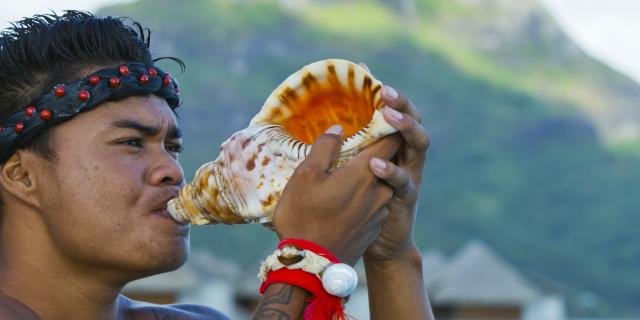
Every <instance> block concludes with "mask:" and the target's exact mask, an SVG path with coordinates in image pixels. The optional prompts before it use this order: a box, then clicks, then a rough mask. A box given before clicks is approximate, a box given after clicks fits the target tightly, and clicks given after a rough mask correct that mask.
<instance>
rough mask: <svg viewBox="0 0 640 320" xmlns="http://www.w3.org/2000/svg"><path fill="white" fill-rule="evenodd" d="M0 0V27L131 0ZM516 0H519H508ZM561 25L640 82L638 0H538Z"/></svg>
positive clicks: (590, 50)
mask: <svg viewBox="0 0 640 320" xmlns="http://www.w3.org/2000/svg"><path fill="white" fill-rule="evenodd" d="M9 1H10V0H2V2H4V4H3V5H2V10H0V29H5V28H6V27H8V26H9V23H8V21H13V20H17V19H20V18H22V17H25V16H31V15H33V14H35V13H46V12H48V9H53V10H56V11H60V10H62V9H66V8H74V9H79V10H94V9H96V8H98V7H100V6H103V5H106V4H112V3H122V2H131V1H132V0H92V1H86V0H56V1H50V0H46V1H45V0H18V1H11V4H10V5H8V2H9ZM512 1H519V0H512ZM538 1H540V2H541V3H542V4H543V5H544V6H545V7H546V8H547V10H548V11H549V12H550V13H551V15H552V16H553V17H554V18H556V20H557V21H558V23H559V24H560V25H561V26H562V27H563V29H564V30H565V31H566V32H567V33H568V34H569V36H570V37H571V38H573V39H574V40H575V41H576V42H577V43H578V44H579V45H580V46H581V47H582V48H583V49H585V50H586V51H587V52H588V53H589V54H590V55H592V56H593V57H595V58H597V59H599V60H601V61H603V62H605V63H607V64H608V65H610V66H611V67H613V68H614V69H616V70H618V71H621V72H623V73H626V74H627V75H629V76H631V77H632V78H634V79H635V80H636V81H637V82H639V83H640V61H639V59H638V58H637V57H640V39H639V38H640V37H639V36H638V31H637V30H640V18H639V17H640V0H538Z"/></svg>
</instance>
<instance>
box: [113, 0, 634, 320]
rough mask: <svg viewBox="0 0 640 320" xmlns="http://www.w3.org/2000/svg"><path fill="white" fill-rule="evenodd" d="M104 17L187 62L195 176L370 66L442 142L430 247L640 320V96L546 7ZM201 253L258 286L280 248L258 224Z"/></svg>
mask: <svg viewBox="0 0 640 320" xmlns="http://www.w3.org/2000/svg"><path fill="white" fill-rule="evenodd" d="M102 13H104V14H116V15H127V16H131V17H133V18H134V19H136V20H138V21H140V22H142V23H143V24H144V25H146V26H149V27H150V28H151V29H152V30H153V37H152V51H153V53H154V54H156V55H158V56H167V55H171V56H177V57H180V58H181V59H183V60H184V61H185V63H186V64H187V70H186V72H185V73H183V74H180V75H179V76H178V79H179V80H180V82H181V89H182V93H183V95H182V96H183V99H184V107H183V108H182V110H180V111H179V114H180V117H181V120H180V121H181V125H182V127H183V128H184V131H185V136H186V139H185V143H186V151H185V153H184V156H183V157H182V158H181V159H182V163H183V165H184V168H185V172H186V175H187V177H191V176H193V173H194V172H195V170H196V169H197V167H198V166H199V165H201V164H202V163H204V162H207V161H210V160H212V159H214V158H215V157H216V156H217V152H218V146H219V145H220V143H221V142H222V141H224V140H225V139H226V138H228V137H229V136H230V135H231V134H232V133H233V132H235V131H237V130H240V129H242V128H244V127H246V125H247V124H248V122H249V120H250V119H251V117H252V116H253V115H254V114H255V113H256V112H257V110H258V109H259V108H260V106H261V105H262V102H263V101H264V99H265V98H266V97H267V96H268V95H269V94H270V92H271V90H273V89H274V88H275V87H276V86H277V84H279V83H280V82H281V81H282V80H284V79H285V78H286V77H287V76H288V75H289V74H291V73H293V72H295V71H296V70H298V69H299V68H300V67H301V66H303V65H305V64H307V63H310V62H313V61H316V60H320V59H324V58H329V57H340V58H346V59H350V60H352V61H357V62H361V61H362V62H365V63H367V65H368V66H369V67H370V68H371V69H372V71H373V73H374V74H375V75H376V77H378V78H379V79H381V80H382V81H383V82H385V83H388V84H390V85H393V86H394V87H397V88H399V89H401V90H404V91H406V92H407V93H408V95H409V96H410V97H411V98H412V100H413V101H414V103H415V104H416V105H417V106H418V107H419V108H420V110H421V112H422V114H423V118H424V122H425V126H426V127H427V128H428V129H429V131H430V132H431V135H432V140H433V143H432V147H431V150H430V159H429V163H428V164H427V169H426V172H425V176H424V181H425V186H424V188H423V190H422V193H421V199H420V201H421V205H420V213H419V217H418V221H417V226H416V229H415V240H416V242H417V243H418V244H419V246H421V247H422V248H430V247H436V248H439V249H441V250H444V251H452V250H454V249H457V248H458V247H459V246H460V245H461V244H462V243H463V242H464V241H465V240H466V239H469V238H479V239H482V240H483V241H485V242H486V243H488V244H489V245H491V246H492V247H493V248H495V249H496V250H497V251H498V252H501V253H502V254H504V255H505V256H507V257H508V259H509V260H510V261H511V262H513V263H515V264H517V265H519V266H521V267H522V268H526V269H527V270H530V271H532V272H534V273H536V274H539V275H542V276H544V277H547V278H549V279H553V280H555V281H558V282H560V283H561V284H562V285H564V286H565V287H566V288H568V289H567V291H566V292H565V293H566V294H567V295H568V299H569V300H568V301H569V302H570V307H571V312H572V314H574V315H593V314H603V315H609V316H622V315H627V316H629V315H635V316H638V315H640V306H638V305H637V301H640V276H639V275H638V272H637V270H640V233H638V232H637V231H636V230H635V229H636V227H635V225H634V222H635V221H638V220H636V219H638V218H640V212H639V211H638V207H640V200H638V197H637V196H636V195H637V194H638V193H640V184H638V183H637V181H639V180H640V166H639V164H640V161H639V160H640V152H638V150H640V148H639V147H640V142H639V141H640V138H639V137H640V133H639V132H638V127H639V126H638V125H639V124H640V107H639V106H640V87H639V86H638V85H637V84H636V83H634V82H632V81H631V80H629V79H628V78H627V77H625V76H623V75H621V74H618V73H616V72H614V71H612V70H611V69H609V68H608V67H606V66H605V65H603V64H602V63H600V62H598V61H595V60H593V59H592V58H590V57H589V56H588V55H586V54H585V53H584V52H583V51H582V50H581V49H580V48H579V47H577V46H576V45H575V44H574V43H573V42H572V41H571V40H570V39H569V38H568V37H567V36H566V35H564V33H563V32H562V31H561V30H560V29H559V28H558V27H557V26H556V25H555V23H554V22H553V20H552V19H551V18H550V17H549V16H548V15H547V13H546V12H545V11H544V10H543V9H542V8H541V7H540V6H539V5H538V4H537V2H535V1H533V0H523V1H512V0H398V1H392V0H377V1H375V0H370V1H365V0H362V1H355V0H354V1H327V0H325V1H319V0H317V1H311V0H308V1H302V0H289V1H284V0H281V1H275V0H272V1H269V0H264V1H258V0H253V1H250V0H244V1H241V0H235V1H232V0H193V1H189V2H176V1H169V0H155V1H151V0H141V1H138V2H135V3H131V4H125V5H118V6H114V7H109V8H105V9H103V10H102ZM161 65H165V66H166V67H167V68H169V69H171V68H173V69H174V70H176V69H177V68H176V66H175V65H172V64H171V63H168V62H167V63H166V64H165V63H164V62H161ZM301 214H304V213H301ZM192 237H193V245H194V246H196V247H205V248H208V249H209V250H211V251H213V252H215V253H218V254H222V255H226V256H230V257H234V258H236V259H238V260H239V261H243V262H245V263H246V265H247V268H248V270H252V269H256V270H257V266H258V264H257V262H258V260H259V259H262V258H263V257H264V256H266V254H267V253H268V252H270V250H272V249H273V247H274V243H275V241H276V238H275V235H274V234H273V233H271V232H270V231H267V230H266V229H264V228H262V227H261V226H255V225H251V226H210V227H198V228H194V230H193V236H192ZM583 292H589V293H592V294H590V295H589V296H593V294H595V297H596V298H597V299H596V302H597V303H596V304H593V303H591V304H585V303H584V301H585V299H580V297H581V296H582V297H584V296H585V295H584V294H582V293H583Z"/></svg>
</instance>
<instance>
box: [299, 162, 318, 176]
mask: <svg viewBox="0 0 640 320" xmlns="http://www.w3.org/2000/svg"><path fill="white" fill-rule="evenodd" d="M317 172H318V170H317V169H316V166H315V165H314V164H313V163H312V162H309V161H305V162H303V163H301V164H300V165H299V166H298V167H297V168H296V170H295V175H297V176H301V177H313V176H315V175H316V174H317Z"/></svg>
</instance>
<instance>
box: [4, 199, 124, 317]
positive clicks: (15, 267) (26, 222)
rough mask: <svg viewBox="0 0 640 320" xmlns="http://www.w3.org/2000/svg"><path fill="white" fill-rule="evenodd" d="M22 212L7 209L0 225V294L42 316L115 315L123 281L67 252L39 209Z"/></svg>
mask: <svg viewBox="0 0 640 320" xmlns="http://www.w3.org/2000/svg"><path fill="white" fill-rule="evenodd" d="M20 213H21V214H20V215H16V214H13V215H5V217H4V218H5V219H4V221H3V222H2V225H0V294H5V295H7V296H10V297H12V298H14V299H16V300H18V301H20V302H22V303H23V304H25V305H26V306H27V307H29V308H30V309H32V310H33V311H34V312H35V313H36V314H38V315H39V316H40V317H42V318H43V319H78V318H82V319H115V318H117V316H118V312H117V310H118V303H117V301H118V299H117V298H118V295H119V294H120V291H121V289H122V287H123V286H124V284H125V283H126V282H127V281H124V280H116V277H114V276H113V275H112V274H108V273H107V272H106V271H100V270H96V268H95V267H90V266H87V265H86V264H85V265H83V264H82V263H81V262H78V261H72V260H71V259H69V258H68V257H65V256H64V255H62V254H61V253H60V251H59V250H58V248H56V247H55V246H54V245H52V244H53V241H51V240H50V236H49V232H48V230H47V228H46V225H45V224H44V222H43V221H42V219H40V216H39V215H38V214H37V213H35V212H31V211H30V210H29V209H28V208H27V209H25V210H23V211H21V212H20ZM25 231H27V232H25Z"/></svg>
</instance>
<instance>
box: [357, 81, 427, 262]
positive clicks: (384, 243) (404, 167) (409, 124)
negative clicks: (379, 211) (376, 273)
mask: <svg viewBox="0 0 640 320" xmlns="http://www.w3.org/2000/svg"><path fill="white" fill-rule="evenodd" d="M382 99H383V101H384V102H385V104H386V105H387V107H384V108H383V114H384V118H385V120H387V122H389V124H390V125H392V126H393V127H395V128H396V129H398V131H400V133H401V134H402V137H403V138H404V143H403V144H402V146H401V147H400V149H399V150H398V153H397V155H396V160H397V164H394V163H393V162H391V161H388V160H387V159H380V158H373V159H371V162H370V165H371V170H372V172H373V173H374V174H375V175H376V176H378V177H379V178H381V179H383V180H384V181H386V182H387V183H388V184H389V185H390V186H391V187H393V191H394V192H393V197H392V198H391V201H390V202H389V204H388V205H387V208H388V209H389V216H388V218H387V219H386V220H385V222H384V223H383V224H382V230H381V233H380V236H379V237H378V239H376V241H375V242H374V243H373V244H372V245H371V246H370V247H369V248H368V249H367V251H366V253H365V258H366V259H368V260H377V261H384V260H393V259H396V258H398V257H400V256H403V255H407V254H410V253H411V252H412V251H414V250H415V245H414V243H413V237H412V231H413V223H414V221H415V216H416V211H417V207H418V191H419V190H420V186H421V184H422V171H423V168H424V163H425V161H426V159H427V148H428V147H429V134H428V133H427V130H425V129H424V128H423V127H422V126H421V125H420V122H421V119H420V115H419V114H418V111H417V110H416V107H415V106H414V105H413V104H412V103H411V101H409V99H407V97H406V96H405V95H404V94H402V93H399V92H398V91H396V90H394V89H392V88H390V87H387V86H385V87H384V88H383V90H382Z"/></svg>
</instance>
